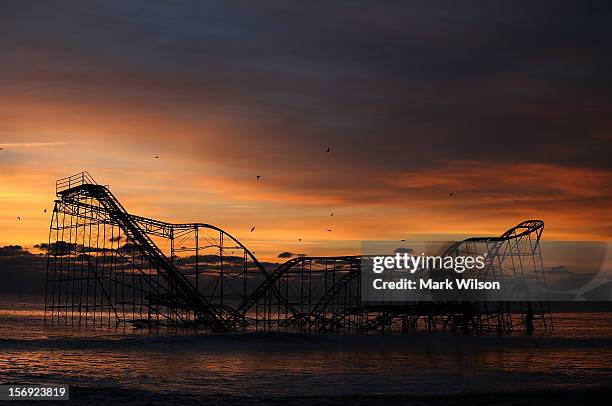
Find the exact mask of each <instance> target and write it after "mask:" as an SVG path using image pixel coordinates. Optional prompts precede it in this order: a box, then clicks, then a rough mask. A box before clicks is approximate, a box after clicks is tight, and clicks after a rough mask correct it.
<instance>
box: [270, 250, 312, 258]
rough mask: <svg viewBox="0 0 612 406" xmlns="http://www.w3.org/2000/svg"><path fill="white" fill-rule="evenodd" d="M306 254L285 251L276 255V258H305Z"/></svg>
mask: <svg viewBox="0 0 612 406" xmlns="http://www.w3.org/2000/svg"><path fill="white" fill-rule="evenodd" d="M305 256H307V255H306V254H294V253H293V252H289V251H285V252H281V253H280V254H278V255H277V258H293V257H305Z"/></svg>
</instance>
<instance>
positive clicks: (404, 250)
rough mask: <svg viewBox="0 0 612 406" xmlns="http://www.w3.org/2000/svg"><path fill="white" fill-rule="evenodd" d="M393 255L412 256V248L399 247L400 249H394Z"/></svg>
mask: <svg viewBox="0 0 612 406" xmlns="http://www.w3.org/2000/svg"><path fill="white" fill-rule="evenodd" d="M393 253H394V254H404V253H405V254H413V253H414V250H413V249H412V248H407V247H406V248H403V247H400V248H397V249H395V251H393Z"/></svg>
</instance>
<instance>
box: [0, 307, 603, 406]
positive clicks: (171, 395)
mask: <svg viewBox="0 0 612 406" xmlns="http://www.w3.org/2000/svg"><path fill="white" fill-rule="evenodd" d="M42 316H43V312H42V305H41V303H40V300H37V299H23V298H6V297H5V298H3V299H0V383H19V384H26V383H27V384H43V383H61V384H69V385H70V386H71V397H72V399H73V401H72V403H74V404H76V403H79V402H80V403H82V404H85V403H89V402H91V401H96V402H99V403H105V402H107V403H109V404H110V403H116V402H118V401H124V402H134V403H141V404H147V403H151V402H158V401H162V402H163V403H164V404H187V403H198V402H204V403H207V404H245V403H257V404H273V403H283V404H320V403H326V404H346V403H351V404H377V403H385V404H389V403H397V404H406V403H411V404H431V403H433V404H463V403H472V404H504V402H506V403H507V404H530V403H532V402H534V401H536V400H542V401H550V400H552V401H553V402H554V403H567V404H569V403H574V404H587V403H592V404H595V403H598V402H600V401H601V402H602V403H601V404H605V403H607V402H604V401H605V400H606V399H609V396H610V395H611V394H612V390H611V389H610V388H611V385H612V313H562V314H556V315H555V319H554V320H555V329H554V331H553V332H552V333H551V334H545V335H538V334H536V335H534V336H530V337H527V336H522V335H516V336H501V337H499V336H450V335H422V336H336V335H298V334H271V333H265V334H263V333H241V334H226V335H215V334H196V333H193V332H191V333H188V332H174V333H168V332H163V333H157V334H153V333H148V332H147V333H143V332H142V331H135V330H130V329H128V330H123V329H121V330H106V331H100V330H77V329H74V328H68V327H61V326H53V327H45V326H44V324H43V319H42Z"/></svg>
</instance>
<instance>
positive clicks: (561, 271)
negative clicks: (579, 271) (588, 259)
mask: <svg viewBox="0 0 612 406" xmlns="http://www.w3.org/2000/svg"><path fill="white" fill-rule="evenodd" d="M546 272H548V273H550V274H552V275H570V274H575V272H574V271H570V270H569V268H568V267H567V266H565V265H556V266H551V267H550V268H547V269H546Z"/></svg>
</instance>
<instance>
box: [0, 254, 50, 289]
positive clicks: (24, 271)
mask: <svg viewBox="0 0 612 406" xmlns="http://www.w3.org/2000/svg"><path fill="white" fill-rule="evenodd" d="M46 270H47V257H46V256H45V255H36V254H33V253H31V252H29V251H28V250H26V249H24V248H23V247H21V246H19V245H9V246H5V247H1V248H0V281H1V282H0V294H12V295H33V296H44V294H45V291H44V289H45V274H46Z"/></svg>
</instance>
